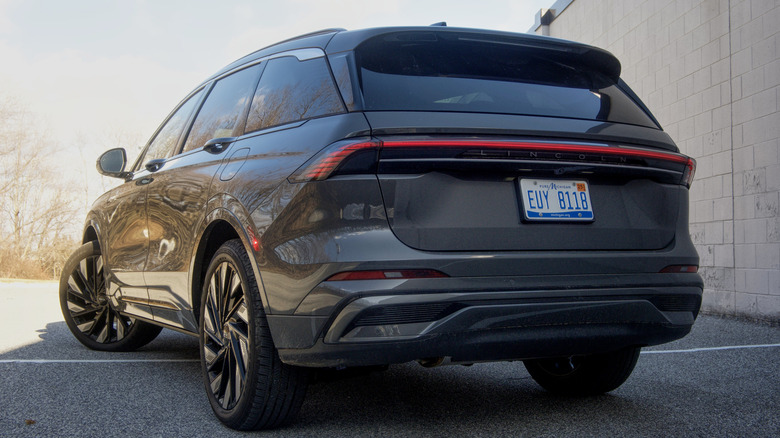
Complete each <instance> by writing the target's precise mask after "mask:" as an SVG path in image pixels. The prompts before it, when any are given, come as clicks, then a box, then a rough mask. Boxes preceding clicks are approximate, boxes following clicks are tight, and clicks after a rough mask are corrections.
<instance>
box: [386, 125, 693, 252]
mask: <svg viewBox="0 0 780 438" xmlns="http://www.w3.org/2000/svg"><path fill="white" fill-rule="evenodd" d="M382 140H383V141H382V146H381V149H380V154H379V157H380V158H379V164H378V168H377V172H378V178H379V182H380V186H381V190H382V196H383V198H384V203H385V209H386V211H387V216H388V219H389V221H390V225H391V227H392V229H393V232H394V233H395V234H396V236H397V237H398V238H399V239H400V240H401V241H403V242H404V243H405V244H407V245H409V246H411V247H413V248H417V249H422V250H430V251H495V250H653V249H660V248H664V247H666V246H668V245H669V244H670V243H671V242H672V241H673V239H674V236H675V232H676V230H677V226H678V222H677V221H678V215H679V214H680V212H681V210H682V209H683V208H684V206H685V205H686V203H687V194H686V193H685V191H686V189H685V188H684V186H681V185H680V183H681V182H682V181H683V178H684V174H685V173H686V171H687V169H688V167H687V166H688V159H687V157H683V156H681V155H679V154H674V153H669V152H662V151H649V150H646V149H639V148H630V147H618V146H613V145H603V144H586V143H581V142H578V143H572V142H569V143H567V142H563V141H555V142H551V141H549V140H546V141H540V140H530V139H524V140H518V139H506V138H501V139H497V138H490V139H484V138H473V137H471V138H463V137H460V138H458V137H450V138H435V139H434V138H430V137H428V138H420V137H407V138H399V137H383V138H382Z"/></svg>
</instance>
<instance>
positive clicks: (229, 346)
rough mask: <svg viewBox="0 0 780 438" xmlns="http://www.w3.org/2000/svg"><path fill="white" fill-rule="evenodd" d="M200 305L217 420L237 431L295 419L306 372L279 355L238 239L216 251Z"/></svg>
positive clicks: (203, 345)
mask: <svg viewBox="0 0 780 438" xmlns="http://www.w3.org/2000/svg"><path fill="white" fill-rule="evenodd" d="M200 308H201V311H200V357H201V366H202V368H203V379H204V383H205V385H206V394H207V395H208V399H209V403H210V404H211V408H212V409H213V410H214V413H215V414H216V416H217V418H219V420H220V421H221V422H222V423H224V424H225V425H226V426H228V427H230V428H232V429H237V430H259V429H270V428H274V427H279V426H282V425H284V424H287V423H289V422H291V421H292V420H293V419H294V418H295V416H296V415H297V414H298V411H299V410H300V408H301V404H303V399H304V397H305V395H306V387H307V384H308V373H307V372H306V370H305V369H303V368H299V367H293V366H290V365H286V364H284V363H282V361H281V360H280V359H279V354H278V353H277V351H276V347H275V346H274V343H273V339H272V338H271V332H270V330H269V328H268V322H267V320H266V318H265V312H264V311H263V305H262V302H261V300H260V292H259V290H258V287H257V283H256V281H255V276H254V274H253V271H252V266H251V265H250V263H249V257H248V256H247V254H246V251H245V250H244V247H243V245H242V244H241V241H240V240H238V239H235V240H231V241H228V242H226V243H225V244H223V245H222V246H221V247H220V248H219V249H218V250H217V252H216V254H214V257H213V258H212V260H211V263H210V264H209V268H208V271H207V272H206V279H205V282H204V287H203V293H202V298H201V307H200Z"/></svg>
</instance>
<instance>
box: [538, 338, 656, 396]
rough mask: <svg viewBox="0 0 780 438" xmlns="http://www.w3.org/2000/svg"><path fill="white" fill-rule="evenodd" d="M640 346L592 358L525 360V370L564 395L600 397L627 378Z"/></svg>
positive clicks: (544, 385) (541, 382)
mask: <svg viewBox="0 0 780 438" xmlns="http://www.w3.org/2000/svg"><path fill="white" fill-rule="evenodd" d="M640 350H641V349H640V348H639V347H635V348H634V347H632V348H626V349H623V350H618V351H615V352H611V353H604V354H594V355H591V356H571V357H559V358H552V359H532V360H525V361H523V363H524V364H525V368H526V369H527V370H528V373H529V374H531V377H532V378H533V379H534V380H535V381H536V383H538V384H539V385H540V386H541V387H542V388H544V389H546V390H547V391H550V392H552V393H555V394H561V395H597V394H603V393H605V392H609V391H612V390H613V389H616V388H617V387H619V386H620V385H622V384H623V382H625V381H626V379H628V376H630V375H631V372H632V371H633V370H634V366H636V361H637V359H638V358H639V351H640Z"/></svg>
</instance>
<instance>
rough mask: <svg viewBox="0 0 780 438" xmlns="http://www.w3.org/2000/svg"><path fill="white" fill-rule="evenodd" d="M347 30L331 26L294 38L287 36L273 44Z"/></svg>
mask: <svg viewBox="0 0 780 438" xmlns="http://www.w3.org/2000/svg"><path fill="white" fill-rule="evenodd" d="M346 30H347V29H343V28H341V27H333V28H329V29H322V30H317V31H314V32H309V33H305V34H303V35H298V36H295V37H292V38H287V39H286V40H283V41H279V42H278V43H274V44H273V45H274V46H277V45H279V44H282V43H287V42H290V41H295V40H299V39H301V38H308V37H313V36H317V35H327V34H329V33H337V32H344V31H346ZM269 47H270V46H269Z"/></svg>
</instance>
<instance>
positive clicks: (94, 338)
mask: <svg viewBox="0 0 780 438" xmlns="http://www.w3.org/2000/svg"><path fill="white" fill-rule="evenodd" d="M107 287H108V285H107V283H106V279H105V273H104V266H103V256H102V255H101V253H100V246H99V245H98V243H97V242H96V241H93V242H89V243H86V244H84V245H82V246H81V247H80V248H79V249H77V250H76V252H74V253H73V255H71V256H70V258H69V259H68V261H67V262H65V267H64V268H63V269H62V276H61V277H60V308H61V309H62V316H63V317H64V318H65V323H66V324H67V325H68V328H69V329H70V331H71V333H73V336H75V337H76V339H78V341H79V342H81V343H82V344H84V345H86V346H87V347H89V348H91V349H93V350H99V351H133V350H136V349H138V348H141V347H143V346H144V345H146V344H148V343H150V342H152V341H153V340H154V338H156V337H157V335H159V334H160V331H161V330H162V327H159V326H156V325H153V324H149V323H146V322H143V321H138V320H136V319H135V318H133V317H130V316H127V315H123V314H122V313H120V312H119V310H117V308H116V307H115V306H114V302H113V300H111V299H110V297H109V296H108V294H107V292H108V290H107Z"/></svg>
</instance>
